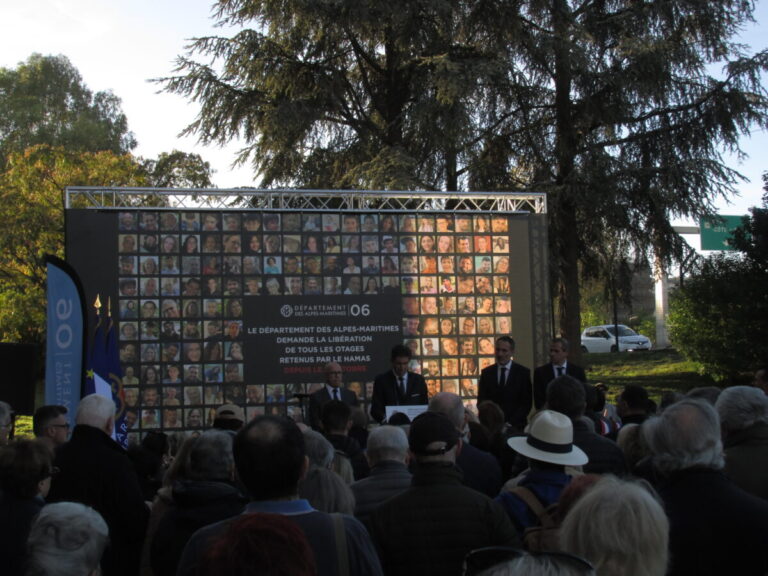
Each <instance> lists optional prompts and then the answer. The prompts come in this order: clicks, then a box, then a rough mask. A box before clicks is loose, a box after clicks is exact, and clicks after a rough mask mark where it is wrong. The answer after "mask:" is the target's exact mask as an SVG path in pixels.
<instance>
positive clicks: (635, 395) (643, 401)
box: [616, 384, 651, 426]
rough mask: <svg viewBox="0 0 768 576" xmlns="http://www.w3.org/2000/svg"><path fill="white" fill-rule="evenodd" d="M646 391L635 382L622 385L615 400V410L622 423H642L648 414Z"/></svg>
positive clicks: (648, 404) (648, 401)
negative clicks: (619, 393)
mask: <svg viewBox="0 0 768 576" xmlns="http://www.w3.org/2000/svg"><path fill="white" fill-rule="evenodd" d="M650 405H651V404H650V399H649V398H648V391H647V390H646V389H645V388H643V387H642V386H639V385H637V384H630V385H628V386H625V387H624V390H622V392H621V395H620V396H619V398H618V400H617V402H616V412H617V414H618V415H619V417H620V418H621V424H622V426H623V425H624V424H642V423H643V422H645V420H646V419H647V418H648V416H649V415H650V413H649V407H650Z"/></svg>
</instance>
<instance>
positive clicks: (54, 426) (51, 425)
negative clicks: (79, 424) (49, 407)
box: [49, 422, 69, 429]
mask: <svg viewBox="0 0 768 576" xmlns="http://www.w3.org/2000/svg"><path fill="white" fill-rule="evenodd" d="M49 426H50V427H51V428H67V429H69V422H67V423H66V424H49Z"/></svg>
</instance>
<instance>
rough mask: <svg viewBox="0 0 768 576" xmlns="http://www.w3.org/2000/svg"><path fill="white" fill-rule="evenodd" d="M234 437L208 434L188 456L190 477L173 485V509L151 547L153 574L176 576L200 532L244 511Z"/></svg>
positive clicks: (202, 436) (198, 441)
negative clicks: (195, 535) (196, 533)
mask: <svg viewBox="0 0 768 576" xmlns="http://www.w3.org/2000/svg"><path fill="white" fill-rule="evenodd" d="M233 437H234V435H233V434H231V433H230V432H227V431H223V430H208V431H206V432H204V433H203V434H202V435H201V436H200V437H199V438H197V439H195V440H190V442H194V444H193V445H192V448H191V449H190V452H189V463H188V465H187V474H186V477H185V478H184V479H181V480H179V481H177V482H176V483H175V484H174V485H173V489H172V495H173V505H172V506H171V508H170V509H169V510H168V511H167V512H166V513H165V515H164V516H163V517H162V519H161V520H160V523H159V524H158V526H157V530H156V531H155V535H154V538H153V539H152V545H151V561H152V572H153V573H154V574H158V575H160V574H176V568H177V567H178V563H179V558H181V553H182V552H183V551H184V547H185V546H186V545H187V542H188V541H189V539H190V538H191V537H192V534H194V533H195V532H196V531H197V530H198V529H200V528H202V527H203V526H207V525H208V524H213V523H214V522H218V521H219V520H224V519H225V518H230V517H232V516H234V515H236V514H239V513H240V512H242V511H243V510H244V509H245V505H246V504H247V499H246V498H245V496H243V495H242V493H241V492H240V490H239V488H238V487H237V486H236V485H235V482H234V480H235V459H234V456H233V455H232V440H233Z"/></svg>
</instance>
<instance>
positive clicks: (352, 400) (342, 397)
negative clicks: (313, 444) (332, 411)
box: [309, 362, 358, 430]
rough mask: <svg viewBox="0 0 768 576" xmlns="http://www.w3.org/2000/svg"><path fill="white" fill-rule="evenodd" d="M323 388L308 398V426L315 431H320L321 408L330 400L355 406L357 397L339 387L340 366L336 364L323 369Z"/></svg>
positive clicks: (340, 380) (340, 379) (332, 363)
mask: <svg viewBox="0 0 768 576" xmlns="http://www.w3.org/2000/svg"><path fill="white" fill-rule="evenodd" d="M323 372H324V373H325V386H323V387H322V388H321V389H320V390H318V391H317V392H315V393H313V394H312V395H311V396H310V397H309V425H310V426H312V428H314V429H315V430H321V426H320V415H321V414H322V411H323V406H325V404H327V403H328V402H330V401H331V400H339V401H341V402H344V403H345V404H346V405H347V406H357V404H358V401H357V395H356V394H355V393H354V392H352V390H347V389H346V388H343V387H342V386H341V384H342V373H341V366H340V365H339V364H337V363H336V362H328V364H326V365H325V366H324V367H323Z"/></svg>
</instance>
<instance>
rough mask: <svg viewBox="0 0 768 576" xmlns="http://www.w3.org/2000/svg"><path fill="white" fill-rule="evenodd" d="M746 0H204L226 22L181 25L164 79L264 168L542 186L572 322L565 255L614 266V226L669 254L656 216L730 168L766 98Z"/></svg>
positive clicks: (699, 200) (576, 296) (299, 176)
mask: <svg viewBox="0 0 768 576" xmlns="http://www.w3.org/2000/svg"><path fill="white" fill-rule="evenodd" d="M753 8H754V7H753V4H752V3H751V2H744V1H742V0H723V1H721V2H679V1H674V2H634V1H630V0H614V1H612V2H570V1H568V0H549V1H547V2H542V1H534V2H520V3H512V2H493V1H492V2H467V1H461V0H452V1H450V2H444V1H438V0H409V1H407V2H406V1H404V0H397V1H389V0H388V1H386V2H385V1H384V0H338V1H334V2H300V1H296V0H288V1H279V2H278V1H276V0H219V2H218V4H217V14H216V17H217V19H218V20H219V21H220V22H222V23H225V24H229V25H232V26H235V27H237V26H239V27H241V28H242V29H241V30H240V31H239V32H237V33H236V34H235V35H234V36H233V37H231V38H224V37H208V38H200V39H197V40H196V41H194V42H193V43H192V44H191V46H190V50H189V53H188V54H187V55H186V56H185V57H182V58H180V59H179V61H178V68H177V72H178V75H177V76H174V77H171V78H166V79H162V82H163V83H164V86H165V88H166V90H168V91H171V92H175V93H178V94H182V95H184V96H186V97H188V98H189V99H191V100H193V101H196V102H199V103H200V105H201V109H200V110H201V111H200V114H199V116H198V117H197V119H196V120H195V122H194V123H193V124H191V125H190V126H189V127H188V128H187V132H188V133H191V134H196V135H197V136H198V137H199V138H200V139H201V140H202V141H203V142H219V143H223V142H227V141H228V140H230V139H232V138H233V137H236V136H237V137H240V138H242V139H243V140H244V141H245V142H246V147H245V148H244V150H243V153H242V156H241V157H240V160H241V161H248V160H251V161H252V162H253V166H254V169H255V170H256V171H257V172H258V173H260V175H261V176H262V178H263V183H264V184H265V185H273V184H277V185H296V186H312V187H329V188H348V187H354V188H374V189H376V188H405V189H418V188H424V189H447V190H456V189H459V188H468V189H474V190H478V189H479V190H482V189H485V190H514V189H532V190H537V191H544V192H548V193H549V198H548V208H549V220H550V228H549V230H550V240H551V252H552V257H551V261H552V262H553V263H554V266H555V274H554V282H553V283H554V285H555V287H556V295H557V296H558V301H559V302H560V306H561V308H560V313H559V316H560V326H561V328H562V330H563V331H564V332H565V334H566V335H567V336H568V337H569V338H571V339H575V338H577V336H578V333H579V328H580V322H579V320H580V293H579V279H580V278H579V271H580V270H585V271H587V272H592V273H596V274H599V275H601V276H602V277H606V278H613V279H616V278H617V271H620V262H618V260H617V258H616V257H611V258H603V256H604V255H605V254H604V253H605V252H606V248H607V247H610V246H612V242H613V239H614V238H616V237H618V236H619V235H623V238H624V240H625V241H626V242H627V243H628V245H629V246H631V247H633V248H634V250H635V252H636V254H639V255H644V254H648V253H649V252H653V253H654V256H658V257H659V259H660V261H664V262H667V261H669V260H670V258H671V255H672V254H674V253H675V247H676V245H677V243H678V242H679V237H678V236H677V235H676V234H675V233H674V231H673V230H672V227H671V224H670V220H671V218H672V217H695V216H698V215H701V214H703V213H706V212H708V211H710V210H711V209H712V206H713V202H714V200H715V198H716V197H717V196H718V195H725V194H727V193H729V192H730V191H731V190H732V187H733V184H734V183H735V182H736V180H737V179H738V177H739V175H738V174H737V173H735V172H734V171H732V170H730V169H728V168H727V167H726V166H725V164H724V163H723V162H722V158H721V155H720V154H721V151H722V150H723V149H728V150H730V151H733V152H738V137H739V136H740V135H741V134H742V133H744V132H745V131H747V130H748V129H749V128H750V126H751V125H752V124H758V125H761V126H765V125H766V110H768V100H767V99H766V90H765V88H764V87H763V86H762V84H761V78H760V73H761V71H763V70H765V69H766V63H767V62H768V53H766V52H763V53H760V54H757V55H754V56H748V55H745V54H743V53H742V52H741V47H740V46H738V45H735V44H733V43H732V42H731V38H732V36H733V34H734V33H735V32H736V31H737V30H738V29H739V27H740V26H741V25H742V24H743V23H744V22H746V21H748V20H749V19H750V18H751V15H752V11H753ZM196 56H202V57H203V59H204V61H203V62H199V61H197V60H196V59H195V58H196ZM716 62H719V63H722V64H724V69H723V74H722V78H713V77H711V76H710V75H709V72H708V71H709V69H710V68H709V66H710V65H712V64H713V63H716ZM580 264H583V265H584V266H580ZM612 292H613V294H617V295H618V290H617V289H616V288H614V289H613V290H612Z"/></svg>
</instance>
